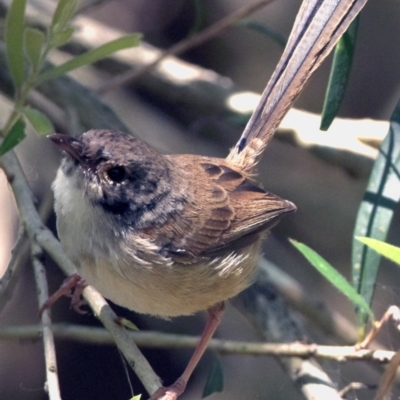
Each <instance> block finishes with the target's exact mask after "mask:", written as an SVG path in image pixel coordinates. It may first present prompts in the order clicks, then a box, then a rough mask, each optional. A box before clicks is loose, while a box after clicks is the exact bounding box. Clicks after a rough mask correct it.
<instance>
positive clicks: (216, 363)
mask: <svg viewBox="0 0 400 400" xmlns="http://www.w3.org/2000/svg"><path fill="white" fill-rule="evenodd" d="M223 390H224V372H223V371H222V365H221V362H220V360H219V358H218V357H217V356H215V357H214V360H213V362H212V364H211V368H210V370H209V371H208V376H207V381H206V384H205V386H204V390H203V396H202V397H203V399H204V397H207V396H210V395H211V394H213V393H217V392H222V391H223Z"/></svg>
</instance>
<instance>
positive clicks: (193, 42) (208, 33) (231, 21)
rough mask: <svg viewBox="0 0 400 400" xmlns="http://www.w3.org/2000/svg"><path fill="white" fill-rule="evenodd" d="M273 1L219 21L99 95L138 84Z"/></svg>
mask: <svg viewBox="0 0 400 400" xmlns="http://www.w3.org/2000/svg"><path fill="white" fill-rule="evenodd" d="M273 1H274V0H261V1H259V2H257V3H254V4H250V5H247V6H244V7H242V8H241V9H239V10H237V11H235V12H233V13H232V14H230V15H228V16H227V17H225V18H223V19H222V20H221V21H218V22H217V23H215V24H214V25H211V26H210V27H208V28H206V29H204V30H203V31H201V32H200V33H198V34H196V35H194V36H191V37H189V38H188V39H185V40H182V41H181V42H179V43H177V44H175V45H174V46H172V47H171V48H170V49H168V50H166V51H164V52H163V53H161V54H160V55H159V56H158V57H157V58H156V59H155V60H154V61H153V62H151V63H150V64H148V65H147V66H145V67H144V68H143V69H141V70H140V71H139V72H136V71H127V72H124V73H122V74H120V75H117V76H116V77H114V78H112V79H110V80H108V82H107V83H106V84H105V85H103V86H101V87H100V88H98V89H97V93H98V94H100V95H103V94H105V93H107V92H109V91H111V90H115V89H117V88H119V87H121V86H123V85H125V84H127V83H131V84H132V83H135V82H137V81H138V80H139V79H140V78H142V77H143V76H144V75H146V74H147V73H149V72H150V71H151V70H152V69H153V68H154V67H155V66H156V65H157V64H159V63H160V62H161V61H162V60H164V59H165V58H166V57H168V56H176V55H178V54H182V53H183V52H185V51H187V50H189V49H192V48H194V47H196V46H199V45H200V44H202V43H205V42H207V41H208V40H210V39H212V38H214V37H216V36H218V35H220V34H221V33H222V32H223V31H224V30H226V29H227V28H229V27H231V26H232V25H235V24H236V23H237V22H239V21H240V20H241V19H243V18H246V17H248V16H249V15H251V14H253V13H255V12H256V11H257V10H259V9H260V8H262V7H264V6H266V5H268V4H269V3H272V2H273Z"/></svg>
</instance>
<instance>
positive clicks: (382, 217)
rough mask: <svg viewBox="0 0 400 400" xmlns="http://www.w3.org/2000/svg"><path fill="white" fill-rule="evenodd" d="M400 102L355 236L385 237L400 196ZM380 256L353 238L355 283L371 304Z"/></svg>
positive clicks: (361, 321) (363, 317)
mask: <svg viewBox="0 0 400 400" xmlns="http://www.w3.org/2000/svg"><path fill="white" fill-rule="evenodd" d="M399 169H400V102H399V103H398V104H397V106H396V109H395V110H394V112H393V114H392V117H391V122H390V129H389V132H388V134H387V136H386V138H385V140H384V141H383V143H382V145H381V148H380V149H379V155H378V157H377V159H376V160H375V162H374V166H373V169H372V172H371V176H370V179H369V182H368V185H367V188H366V191H365V194H364V199H363V201H362V203H361V205H360V208H359V210H358V215H357V220H356V225H355V228H354V237H359V236H362V237H364V236H366V237H370V238H374V239H378V240H382V241H385V240H386V236H387V233H388V230H389V227H390V224H391V221H392V218H393V212H394V210H395V208H396V206H397V204H398V202H399V200H400V180H399V172H398V171H399ZM379 263H380V256H379V255H378V254H377V253H376V252H375V251H373V250H371V249H369V248H368V247H366V246H364V244H362V243H361V242H359V241H358V240H356V239H353V248H352V276H353V287H354V288H355V289H356V290H357V292H358V293H360V294H361V295H362V296H363V297H364V299H365V300H366V302H367V303H368V304H371V302H372V298H373V295H374V290H375V282H376V279H377V276H378V271H379ZM357 316H358V322H359V325H360V326H362V327H364V328H365V325H366V315H365V314H364V313H363V311H362V310H358V311H357Z"/></svg>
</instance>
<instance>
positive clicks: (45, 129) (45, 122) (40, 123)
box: [22, 107, 54, 136]
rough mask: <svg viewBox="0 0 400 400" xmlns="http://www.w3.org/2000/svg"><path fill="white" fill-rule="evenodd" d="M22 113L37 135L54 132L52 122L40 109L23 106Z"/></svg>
mask: <svg viewBox="0 0 400 400" xmlns="http://www.w3.org/2000/svg"><path fill="white" fill-rule="evenodd" d="M22 113H23V114H24V116H25V117H26V119H27V120H28V121H29V122H30V123H31V125H32V126H33V129H35V131H36V132H37V133H38V134H39V135H41V136H45V135H48V134H50V133H53V132H54V126H53V124H52V123H51V121H50V120H49V119H48V118H47V117H46V116H45V115H44V114H43V113H41V112H40V111H38V110H35V109H34V108H30V107H24V108H23V109H22Z"/></svg>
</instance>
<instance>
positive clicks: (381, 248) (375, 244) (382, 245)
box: [356, 237, 400, 265]
mask: <svg viewBox="0 0 400 400" xmlns="http://www.w3.org/2000/svg"><path fill="white" fill-rule="evenodd" d="M356 239H357V240H359V241H360V242H361V243H364V244H365V245H367V246H368V247H370V248H371V249H373V250H375V251H376V252H377V253H379V254H380V255H381V256H384V257H386V258H388V259H389V260H390V261H393V262H395V263H396V264H398V265H400V247H397V246H393V245H391V244H389V243H386V242H382V241H380V240H376V239H372V238H367V237H357V238H356Z"/></svg>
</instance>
